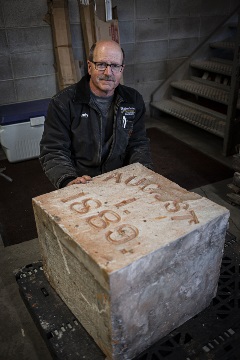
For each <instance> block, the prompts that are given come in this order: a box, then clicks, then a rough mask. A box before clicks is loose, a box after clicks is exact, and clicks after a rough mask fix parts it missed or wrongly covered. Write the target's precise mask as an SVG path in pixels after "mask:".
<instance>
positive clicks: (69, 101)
mask: <svg viewBox="0 0 240 360" xmlns="http://www.w3.org/2000/svg"><path fill="white" fill-rule="evenodd" d="M144 113H145V105H144V102H143V99H142V96H141V95H140V94H139V93H138V92H137V91H136V90H134V89H132V88H129V87H127V86H124V85H118V87H117V88H116V89H115V96H114V120H113V121H114V122H113V140H112V145H111V149H110V152H109V154H108V156H107V158H106V160H105V161H103V162H102V159H101V151H102V135H101V132H102V126H101V125H102V122H101V114H100V112H99V110H98V108H97V107H96V106H95V105H94V103H93V101H92V100H91V98H90V87H89V76H88V75H86V76H84V77H83V78H82V79H81V80H80V81H79V82H78V83H77V84H74V85H72V86H70V87H68V88H66V89H64V90H62V91H61V92H59V93H58V94H57V95H55V96H54V97H53V98H52V100H51V102H50V104H49V108H48V114H47V117H46V120H45V125H44V132H43V137H42V140H41V142H40V163H41V165H42V167H43V170H44V171H45V173H46V175H47V177H48V178H49V180H50V181H51V182H52V184H53V185H54V186H55V187H56V188H61V187H63V186H65V185H66V184H67V183H68V182H69V181H71V180H73V179H75V178H76V177H78V176H82V175H89V176H92V177H93V176H96V175H100V174H102V173H106V172H108V171H111V170H115V169H117V168H120V167H122V166H125V165H128V164H132V163H136V162H139V163H141V164H143V165H145V166H146V167H148V168H150V169H152V161H151V156H150V151H149V139H148V138H147V137H146V131H145V124H144Z"/></svg>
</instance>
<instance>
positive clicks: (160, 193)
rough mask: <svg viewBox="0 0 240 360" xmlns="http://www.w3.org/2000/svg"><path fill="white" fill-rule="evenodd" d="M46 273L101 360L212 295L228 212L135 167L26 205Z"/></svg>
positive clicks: (144, 342) (132, 346) (122, 353)
mask: <svg viewBox="0 0 240 360" xmlns="http://www.w3.org/2000/svg"><path fill="white" fill-rule="evenodd" d="M33 207H34V212H35V218H36V224H37V229H38V234H39V240H40V244H41V248H42V257H43V263H44V271H45V274H46V276H47V278H48V280H49V281H50V283H51V285H52V286H53V287H54V288H55V290H56V291H57V292H58V294H59V295H60V296H61V297H62V299H63V300H64V302H65V303H66V304H67V305H68V307H69V308H70V309H71V310H72V312H73V313H74V314H75V316H76V317H77V318H78V319H79V321H80V322H81V323H82V324H83V326H84V327H85V328H86V330H87V331H88V332H89V333H90V334H91V336H92V337H93V338H94V340H95V341H96V343H97V344H98V345H99V346H100V347H101V349H102V350H103V351H104V353H105V354H106V355H107V356H108V358H109V359H114V360H123V359H131V358H133V357H134V356H136V355H137V354H138V353H140V352H141V351H143V350H144V349H146V348H147V347H149V346H150V345H151V344H153V343H154V342H156V341H157V340H158V339H160V338H162V337H163V336H165V335H166V334H168V333H169V332H170V331H172V330H173V329H174V328H176V327H177V326H179V325H180V324H182V323H184V322H185V321H187V320H188V319H189V318H191V317H193V316H194V315H196V314H197V313H198V312H200V311H201V310H203V309H204V308H205V307H207V306H208V305H209V303H210V301H211V299H212V298H213V297H214V296H215V293H216V290H217V283H218V278H219V270H220V265H221V259H222V253H223V245H224V239H225V233H226V229H227V224H228V218H229V212H228V210H227V209H225V208H223V207H221V206H219V205H217V204H215V203H213V202H211V201H209V200H208V199H206V198H203V197H201V196H199V195H197V194H195V193H191V192H188V191H187V190H185V189H182V188H181V187H179V186H178V185H177V184H175V183H173V182H171V181H170V180H168V179H166V178H164V177H162V176H161V175H159V174H156V173H154V172H153V171H151V170H148V169H146V168H145V167H144V166H142V165H140V164H133V165H130V166H126V167H125V168H122V169H119V170H116V171H113V172H110V173H107V174H104V175H101V176H99V177H96V178H94V179H93V181H91V182H89V183H88V184H86V185H72V186H70V187H67V188H64V189H61V190H57V191H54V192H51V193H49V194H45V195H42V196H39V197H37V198H35V199H33Z"/></svg>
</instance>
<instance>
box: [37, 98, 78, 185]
mask: <svg viewBox="0 0 240 360" xmlns="http://www.w3.org/2000/svg"><path fill="white" fill-rule="evenodd" d="M70 128H71V113H70V110H69V106H68V105H66V104H63V103H62V102H61V101H60V99H59V98H58V97H57V96H56V97H54V98H53V99H52V100H51V102H50V104H49V108H48V113H47V117H46V120H45V124H44V132H43V136H42V140H41V142H40V157H39V160H40V163H41V165H42V168H43V170H44V172H45V174H46V176H47V177H48V178H49V180H50V181H51V183H52V184H53V185H54V186H55V187H56V188H61V187H62V186H63V183H64V184H66V183H67V182H68V181H67V180H68V179H69V181H71V180H72V179H75V178H76V177H77V173H76V170H75V168H74V166H73V163H72V160H71V135H70V134H71V132H70V131H71V130H70Z"/></svg>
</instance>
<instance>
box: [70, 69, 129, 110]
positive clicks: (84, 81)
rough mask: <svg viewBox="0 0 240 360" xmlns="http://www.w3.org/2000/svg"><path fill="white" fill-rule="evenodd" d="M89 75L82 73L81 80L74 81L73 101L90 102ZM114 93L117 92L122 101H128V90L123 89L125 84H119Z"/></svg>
mask: <svg viewBox="0 0 240 360" xmlns="http://www.w3.org/2000/svg"><path fill="white" fill-rule="evenodd" d="M89 80H90V76H89V75H88V74H87V75H84V76H83V77H82V78H81V80H80V81H79V82H78V83H76V88H75V94H74V98H73V101H74V102H79V103H86V104H89V102H90V86H89ZM115 93H117V94H118V95H119V96H120V97H121V98H122V99H123V100H124V101H126V102H130V101H131V98H130V97H129V96H128V92H126V91H125V86H123V85H121V84H119V85H118V86H117V87H116V89H115Z"/></svg>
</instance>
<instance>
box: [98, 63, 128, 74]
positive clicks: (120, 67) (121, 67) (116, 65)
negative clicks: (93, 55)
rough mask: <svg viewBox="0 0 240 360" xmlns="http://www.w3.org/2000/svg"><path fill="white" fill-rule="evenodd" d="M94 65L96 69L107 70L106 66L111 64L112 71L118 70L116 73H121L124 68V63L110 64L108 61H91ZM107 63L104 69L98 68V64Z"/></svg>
mask: <svg viewBox="0 0 240 360" xmlns="http://www.w3.org/2000/svg"><path fill="white" fill-rule="evenodd" d="M91 62H92V63H93V64H94V65H95V69H96V70H98V71H105V70H106V68H107V67H108V66H110V68H111V71H112V72H113V73H114V72H116V73H120V72H122V70H123V66H124V65H123V64H121V65H119V64H108V63H105V62H101V61H91ZM101 64H102V65H103V64H104V65H105V68H104V69H98V68H97V66H98V65H101ZM114 66H115V68H114Z"/></svg>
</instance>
